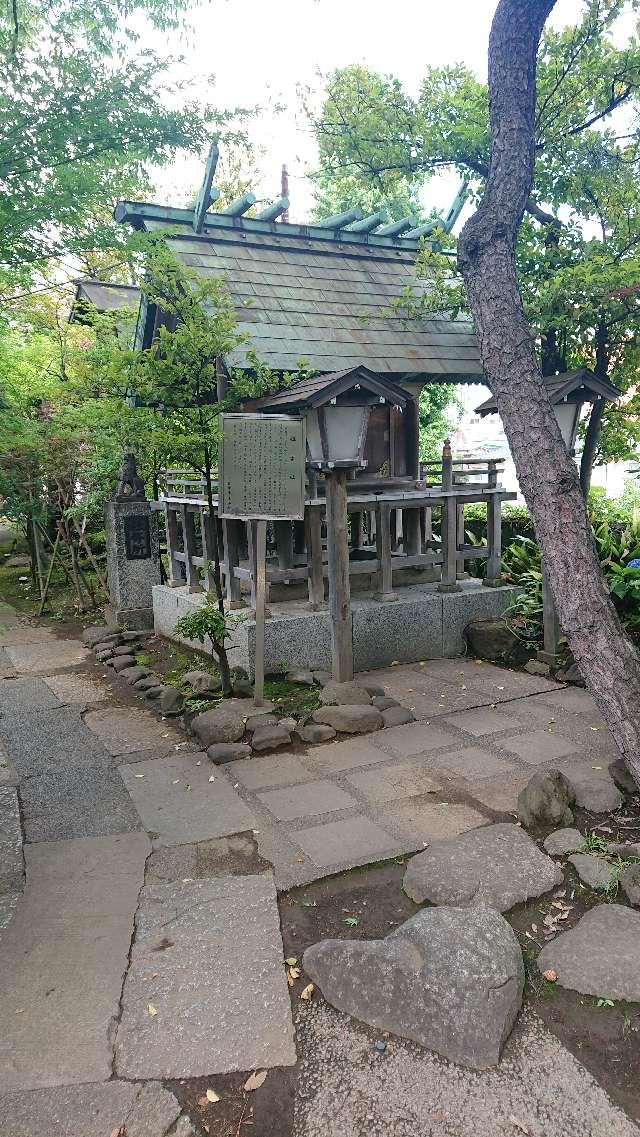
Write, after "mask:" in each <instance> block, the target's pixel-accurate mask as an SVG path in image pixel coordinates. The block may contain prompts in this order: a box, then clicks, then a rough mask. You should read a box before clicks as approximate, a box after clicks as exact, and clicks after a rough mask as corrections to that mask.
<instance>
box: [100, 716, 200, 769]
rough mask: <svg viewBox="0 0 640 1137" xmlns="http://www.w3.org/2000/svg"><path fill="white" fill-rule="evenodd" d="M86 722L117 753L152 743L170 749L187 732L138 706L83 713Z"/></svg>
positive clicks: (108, 747) (153, 745) (133, 750)
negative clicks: (182, 731) (183, 732)
mask: <svg viewBox="0 0 640 1137" xmlns="http://www.w3.org/2000/svg"><path fill="white" fill-rule="evenodd" d="M84 721H85V724H86V726H87V727H88V728H89V730H91V731H92V732H93V734H95V735H96V737H97V738H99V739H100V741H101V742H102V743H103V745H104V746H105V747H106V749H107V750H108V751H109V753H110V754H112V755H113V756H114V757H119V756H121V755H127V754H132V753H134V752H135V751H136V750H144V749H149V748H151V747H154V748H157V749H161V748H165V749H166V752H167V753H168V752H169V751H170V750H173V749H174V747H175V745H176V744H179V743H181V742H183V741H184V735H183V734H182V733H181V732H179V731H178V730H177V729H176V728H175V727H172V726H170V725H169V724H168V723H167V722H165V721H164V720H163V719H161V718H158V716H157V715H155V714H153V713H152V712H151V711H147V710H144V709H143V708H140V709H138V708H137V707H105V708H100V709H99V710H96V711H89V713H88V714H86V715H85V716H84Z"/></svg>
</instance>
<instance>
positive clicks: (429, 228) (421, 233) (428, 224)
mask: <svg viewBox="0 0 640 1137" xmlns="http://www.w3.org/2000/svg"><path fill="white" fill-rule="evenodd" d="M442 228H443V223H442V221H441V220H440V218H438V219H437V220H436V221H425V223H424V225H417V226H416V228H415V229H410V230H409V232H408V233H403V234H402V235H403V237H405V238H406V240H408V241H417V240H418V238H419V237H430V236H431V234H432V233H434V232H435V230H436V229H442Z"/></svg>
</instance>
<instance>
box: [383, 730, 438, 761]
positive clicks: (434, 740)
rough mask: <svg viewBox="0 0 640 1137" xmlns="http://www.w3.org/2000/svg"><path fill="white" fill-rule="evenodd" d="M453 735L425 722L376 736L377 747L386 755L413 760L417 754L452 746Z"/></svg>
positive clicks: (386, 731)
mask: <svg viewBox="0 0 640 1137" xmlns="http://www.w3.org/2000/svg"><path fill="white" fill-rule="evenodd" d="M453 742H454V736H453V734H450V733H448V732H447V731H444V730H441V729H440V727H439V726H438V727H435V726H430V725H429V724H427V723H423V722H410V723H407V725H406V726H394V727H392V728H391V730H383V731H380V732H379V734H378V735H376V736H375V745H376V746H377V747H378V748H379V749H380V750H384V751H385V752H386V753H392V754H398V755H399V756H400V757H401V758H413V757H415V755H416V754H426V753H427V752H429V751H431V750H440V749H441V748H442V747H445V746H451V744H452V743H453Z"/></svg>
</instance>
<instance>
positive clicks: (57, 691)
mask: <svg viewBox="0 0 640 1137" xmlns="http://www.w3.org/2000/svg"><path fill="white" fill-rule="evenodd" d="M44 681H45V683H46V684H47V686H48V687H50V688H51V690H52V691H53V693H54V695H57V697H58V699H59V700H60V702H61V703H79V704H80V705H81V706H84V707H86V706H90V704H91V703H101V702H103V701H104V700H105V699H109V698H110V697H111V689H110V688H109V687H107V686H106V685H104V684H102V683H97V682H96V681H95V679H91V678H90V677H89V676H88V675H81V674H79V673H78V672H77V671H70V672H68V673H67V674H66V675H65V674H64V673H62V674H61V675H47V676H45V680H44Z"/></svg>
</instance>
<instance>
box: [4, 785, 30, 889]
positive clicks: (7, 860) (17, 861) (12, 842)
mask: <svg viewBox="0 0 640 1137" xmlns="http://www.w3.org/2000/svg"><path fill="white" fill-rule="evenodd" d="M23 884H24V857H23V853H22V826H21V824H20V807H19V805H18V793H17V790H16V789H15V787H14V786H5V787H4V788H2V789H0V896H4V895H6V894H7V893H15V892H20V891H21V890H22V887H23Z"/></svg>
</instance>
